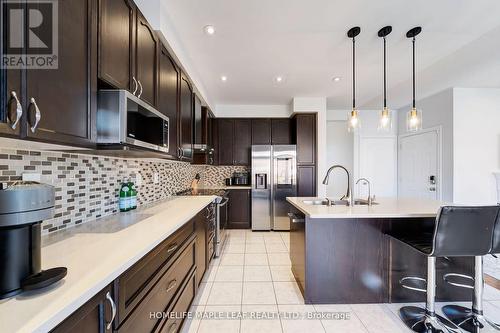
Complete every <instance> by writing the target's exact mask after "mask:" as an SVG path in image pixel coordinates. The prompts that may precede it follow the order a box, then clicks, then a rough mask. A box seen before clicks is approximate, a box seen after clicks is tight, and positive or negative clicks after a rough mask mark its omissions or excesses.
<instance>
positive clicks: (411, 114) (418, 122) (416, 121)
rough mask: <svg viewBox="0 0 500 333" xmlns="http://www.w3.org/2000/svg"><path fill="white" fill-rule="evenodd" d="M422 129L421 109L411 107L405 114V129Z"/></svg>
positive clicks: (413, 130)
mask: <svg viewBox="0 0 500 333" xmlns="http://www.w3.org/2000/svg"><path fill="white" fill-rule="evenodd" d="M421 129H422V111H420V110H417V109H416V108H412V109H411V110H410V111H408V113H407V115H406V130H407V131H408V132H417V131H420V130H421Z"/></svg>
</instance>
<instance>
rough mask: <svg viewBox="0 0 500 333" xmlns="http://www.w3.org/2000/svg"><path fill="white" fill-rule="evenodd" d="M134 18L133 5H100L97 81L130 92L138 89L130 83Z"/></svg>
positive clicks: (111, 1) (119, 1)
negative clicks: (98, 79) (99, 80)
mask: <svg viewBox="0 0 500 333" xmlns="http://www.w3.org/2000/svg"><path fill="white" fill-rule="evenodd" d="M135 14H136V10H135V5H134V3H133V2H132V1H129V0H101V1H99V45H98V46H99V78H100V79H101V80H103V81H105V82H106V83H108V84H109V85H111V86H113V87H115V88H117V89H126V90H129V91H131V92H133V91H134V89H136V87H137V86H136V84H135V83H134V82H133V78H134V75H135V74H134V72H135V70H134V60H135V55H134V52H135V22H136V19H135ZM137 88H138V87H137Z"/></svg>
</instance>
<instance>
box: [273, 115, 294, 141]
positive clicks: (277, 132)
mask: <svg viewBox="0 0 500 333" xmlns="http://www.w3.org/2000/svg"><path fill="white" fill-rule="evenodd" d="M271 124H272V125H271V127H272V130H271V133H272V134H271V138H272V140H271V141H272V144H273V145H290V144H292V132H291V120H290V119H288V118H281V119H273V120H272V121H271Z"/></svg>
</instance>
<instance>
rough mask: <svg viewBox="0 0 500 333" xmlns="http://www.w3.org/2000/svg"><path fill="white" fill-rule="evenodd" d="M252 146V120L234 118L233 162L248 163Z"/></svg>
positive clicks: (237, 163)
mask: <svg viewBox="0 0 500 333" xmlns="http://www.w3.org/2000/svg"><path fill="white" fill-rule="evenodd" d="M251 147H252V122H251V120H250V119H235V120H234V139H233V164H234V165H250V150H251Z"/></svg>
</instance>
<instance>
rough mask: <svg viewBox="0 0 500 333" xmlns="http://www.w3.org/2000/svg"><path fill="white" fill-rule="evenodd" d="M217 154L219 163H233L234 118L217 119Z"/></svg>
mask: <svg viewBox="0 0 500 333" xmlns="http://www.w3.org/2000/svg"><path fill="white" fill-rule="evenodd" d="M217 137H218V138H217V139H218V140H217V156H218V160H219V163H218V164H219V165H233V161H234V160H233V140H234V120H233V119H228V118H219V119H217Z"/></svg>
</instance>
